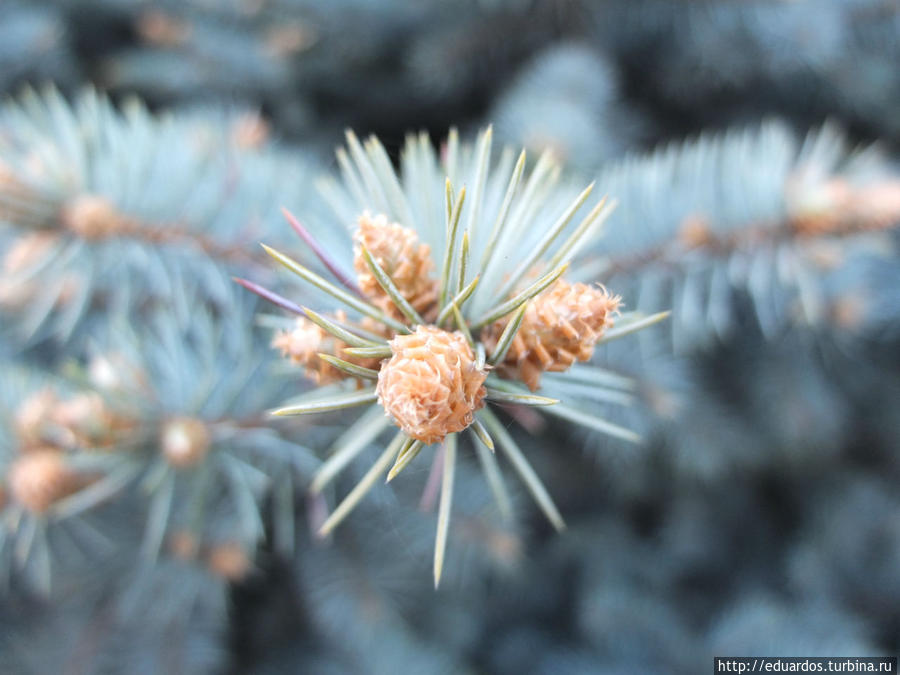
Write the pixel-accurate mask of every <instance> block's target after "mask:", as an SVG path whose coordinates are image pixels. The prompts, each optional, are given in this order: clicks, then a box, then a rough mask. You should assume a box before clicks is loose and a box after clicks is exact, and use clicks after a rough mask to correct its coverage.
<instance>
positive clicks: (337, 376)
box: [272, 312, 381, 384]
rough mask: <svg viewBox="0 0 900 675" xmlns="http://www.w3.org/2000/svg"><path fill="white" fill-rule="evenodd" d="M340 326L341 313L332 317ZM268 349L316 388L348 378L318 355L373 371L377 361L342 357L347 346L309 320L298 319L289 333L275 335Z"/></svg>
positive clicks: (344, 318) (345, 355)
mask: <svg viewBox="0 0 900 675" xmlns="http://www.w3.org/2000/svg"><path fill="white" fill-rule="evenodd" d="M335 319H337V320H338V321H339V322H341V323H345V322H346V320H347V317H346V315H345V314H344V312H337V313H336V315H335ZM272 347H274V348H275V349H278V350H280V351H281V355H282V356H284V357H286V358H289V359H290V360H291V361H292V362H293V363H296V364H297V365H300V366H302V367H303V368H304V372H305V374H306V376H307V377H308V378H309V379H311V380H312V381H313V382H315V383H316V384H329V383H331V382H339V381H341V380H344V379H346V378H347V377H348V375H347V373H345V372H344V371H342V370H339V369H338V368H335V367H334V366H333V365H331V364H330V363H328V362H327V361H324V360H323V359H321V358H319V354H331V355H333V356H337V357H339V358H341V359H344V360H345V361H349V362H351V363H355V364H357V365H360V366H363V367H364V368H372V369H374V370H377V369H378V367H379V365H380V363H381V361H380V360H379V359H361V358H358V357H353V356H349V355H347V354H344V348H345V347H347V344H346V343H345V342H343V341H342V340H338V339H337V338H336V337H334V336H333V335H331V334H329V333H327V332H325V331H324V330H322V328H320V327H319V326H318V325H317V324H314V323H313V322H312V321H310V320H309V319H306V318H304V317H302V316H301V317H298V318H297V320H296V321H295V322H294V327H293V328H292V329H291V330H289V331H279V332H278V333H277V334H276V335H275V338H274V339H273V340H272Z"/></svg>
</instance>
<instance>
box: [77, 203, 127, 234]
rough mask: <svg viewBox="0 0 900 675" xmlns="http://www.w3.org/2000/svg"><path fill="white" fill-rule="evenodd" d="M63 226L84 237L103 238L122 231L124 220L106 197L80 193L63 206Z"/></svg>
mask: <svg viewBox="0 0 900 675" xmlns="http://www.w3.org/2000/svg"><path fill="white" fill-rule="evenodd" d="M61 220H62V224H63V226H64V227H65V228H66V229H67V230H69V231H70V232H72V233H73V234H77V235H79V236H80V237H83V238H84V239H105V238H107V237H110V236H112V235H115V234H117V233H119V232H121V231H122V229H123V227H124V226H125V225H126V222H127V221H126V220H125V218H124V217H123V216H122V214H121V213H119V211H118V210H116V207H115V206H113V205H112V204H111V203H110V202H109V200H108V199H106V198H105V197H101V196H99V195H81V196H80V197H76V198H75V199H73V200H72V201H71V202H69V203H68V204H66V205H65V206H64V207H63V210H62V214H61Z"/></svg>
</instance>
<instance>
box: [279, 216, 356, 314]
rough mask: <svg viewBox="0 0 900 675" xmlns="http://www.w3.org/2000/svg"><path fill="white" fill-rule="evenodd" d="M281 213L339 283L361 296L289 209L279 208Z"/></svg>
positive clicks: (354, 284) (349, 279)
mask: <svg viewBox="0 0 900 675" xmlns="http://www.w3.org/2000/svg"><path fill="white" fill-rule="evenodd" d="M281 213H282V214H283V215H284V217H285V219H286V220H287V221H288V223H289V224H290V226H291V227H292V228H294V232H296V233H297V234H298V235H299V237H300V238H301V239H302V240H303V241H304V242H306V245H307V246H309V247H310V248H311V249H312V252H313V253H315V254H316V257H317V258H318V259H319V260H321V261H322V264H323V265H325V267H327V268H328V271H329V272H331V273H332V274H333V275H334V278H335V279H337V280H338V281H339V282H341V284H342V285H343V286H344V287H345V288H347V290H349V291H352V292H353V293H355V294H356V295H358V296H359V297H363V295H362V292H361V291H360V290H359V288H358V287H357V285H356V283H355V282H354V281H353V279H351V278H350V277H349V276H347V274H345V273H344V272H343V271H342V270H341V268H340V267H338V265H337V263H336V262H335V261H334V259H333V258H332V257H331V256H330V255H328V252H327V251H325V249H324V248H322V247H321V246H320V245H319V242H317V241H316V240H315V238H314V237H313V236H312V235H311V234H310V233H309V230H307V229H306V228H305V227H303V225H301V224H300V221H299V220H297V219H296V218H295V217H294V214H292V213H291V212H290V211H288V210H287V209H286V208H283V207H282V209H281Z"/></svg>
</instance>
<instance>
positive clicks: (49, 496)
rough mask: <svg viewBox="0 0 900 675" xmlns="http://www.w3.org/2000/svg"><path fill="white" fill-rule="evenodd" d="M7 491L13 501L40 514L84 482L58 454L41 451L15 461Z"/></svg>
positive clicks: (11, 467) (48, 450)
mask: <svg viewBox="0 0 900 675" xmlns="http://www.w3.org/2000/svg"><path fill="white" fill-rule="evenodd" d="M7 479H8V481H9V490H10V493H11V494H12V497H13V499H15V501H17V502H18V503H19V504H21V505H22V506H23V507H25V508H26V509H27V510H28V511H31V512H32V513H36V514H41V513H44V512H46V511H47V509H49V508H50V507H51V506H52V505H53V504H55V503H56V502H58V501H59V500H60V499H62V498H63V497H67V496H69V495H71V494H73V493H75V492H77V491H78V490H79V489H81V488H82V487H83V486H84V485H85V484H86V482H87V480H86V479H85V477H84V476H82V475H80V474H78V473H77V472H75V471H74V470H72V469H71V468H70V467H68V466H67V465H66V462H65V458H64V456H63V454H62V452H60V451H59V450H56V449H52V448H43V449H40V450H33V451H31V452H28V453H27V454H24V455H21V456H20V457H18V458H17V459H16V460H15V461H14V462H13V463H12V465H11V466H10V468H9V475H8V477H7Z"/></svg>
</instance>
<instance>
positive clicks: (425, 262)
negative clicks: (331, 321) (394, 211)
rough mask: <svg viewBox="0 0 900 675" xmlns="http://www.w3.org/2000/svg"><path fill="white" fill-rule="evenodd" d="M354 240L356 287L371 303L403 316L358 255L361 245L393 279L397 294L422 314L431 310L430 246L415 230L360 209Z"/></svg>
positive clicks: (435, 287)
mask: <svg viewBox="0 0 900 675" xmlns="http://www.w3.org/2000/svg"><path fill="white" fill-rule="evenodd" d="M353 241H354V243H355V245H356V246H355V248H354V260H353V267H354V268H355V269H356V273H357V279H358V282H359V287H360V290H362V292H363V295H365V296H366V297H367V298H368V299H369V300H370V301H371V302H372V303H373V304H374V305H376V306H377V307H379V308H380V309H381V310H383V311H384V312H385V313H387V314H389V315H390V316H392V317H393V318H395V319H398V320H403V318H404V317H403V314H402V313H401V312H400V310H399V309H397V307H396V306H395V305H394V303H393V301H391V299H390V298H389V297H388V295H387V294H386V293H385V292H384V289H382V288H381V286H380V285H379V284H378V280H377V279H376V278H375V276H374V275H373V274H372V272H371V270H370V269H369V265H368V264H367V263H366V260H365V258H363V256H362V252H361V248H360V245H364V246H365V247H366V248H367V249H368V250H369V253H371V254H372V257H373V258H375V261H376V262H377V263H378V265H379V266H380V267H381V269H383V270H384V271H385V273H386V274H387V275H388V276H389V277H390V278H391V281H393V282H394V285H395V286H396V287H397V290H398V291H400V294H401V295H402V296H403V297H404V298H405V299H406V300H408V301H409V304H411V305H412V306H413V308H414V309H415V310H416V311H417V312H419V314H421V315H422V316H424V317H426V318H428V316H429V315H430V314H431V313H432V312H433V310H434V309H435V306H436V302H437V296H438V282H437V280H435V279H432V278H431V277H430V275H431V270H432V268H433V267H434V263H433V262H432V260H431V248H430V247H429V246H428V245H427V244H422V243H419V237H418V236H417V235H416V232H415V230H411V229H409V228H406V227H403V226H401V225H398V224H397V223H388V220H387V217H386V216H384V215H379V216H375V217H372V216H371V215H370V214H369V213H364V214H363V215H362V216H360V218H359V225H358V228H357V230H356V233H355V234H354V235H353Z"/></svg>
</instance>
